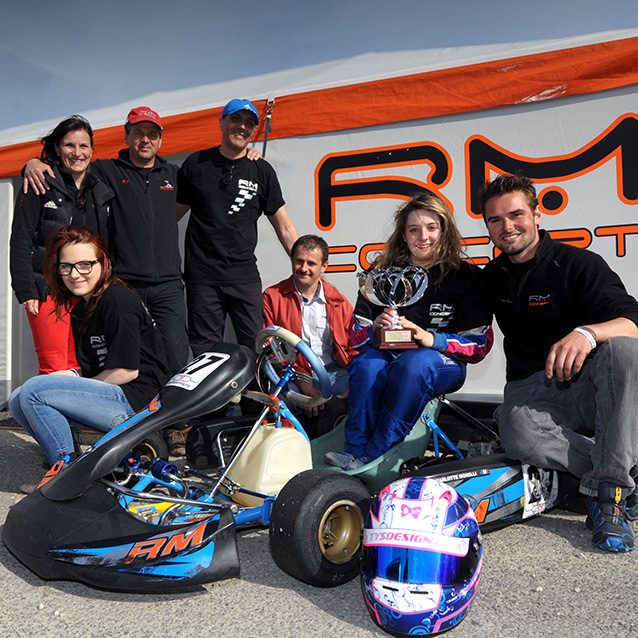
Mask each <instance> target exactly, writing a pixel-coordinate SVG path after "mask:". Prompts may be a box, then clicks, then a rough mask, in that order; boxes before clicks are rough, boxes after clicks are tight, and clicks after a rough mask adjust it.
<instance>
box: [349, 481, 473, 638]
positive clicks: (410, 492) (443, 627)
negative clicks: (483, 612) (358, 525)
mask: <svg viewBox="0 0 638 638" xmlns="http://www.w3.org/2000/svg"><path fill="white" fill-rule="evenodd" d="M482 558H483V549H482V539H481V532H480V531H479V526H478V523H477V522H476V517H475V516H474V511H473V510H472V508H471V507H470V505H469V504H468V502H467V501H466V500H465V499H464V498H463V497H462V496H460V495H459V494H458V493H457V492H456V490H454V489H453V488H452V487H449V486H448V485H446V484H445V483H442V482H441V481H439V480H437V479H432V478H425V477H413V478H404V479H400V480H398V481H395V482H394V483H391V484H390V485H388V486H387V487H385V488H384V489H383V490H382V491H381V492H380V494H379V495H378V496H377V497H376V498H375V499H374V500H373V502H372V506H371V508H370V514H369V516H368V520H367V521H366V524H365V527H364V530H363V551H362V561H361V588H362V590H363V597H364V598H365V601H366V603H367V606H368V611H369V612H370V616H371V617H372V620H373V621H374V622H375V623H376V624H377V625H379V627H381V629H383V630H384V631H387V632H388V633H390V634H393V635H395V636H412V635H415V634H416V635H419V634H420V635H426V634H438V633H440V632H443V631H447V630H448V629H451V628H452V627H454V626H455V625H457V624H458V623H460V622H461V620H463V618H464V617H465V615H466V614H467V612H468V611H469V609H470V605H471V603H472V600H473V599H474V595H475V594H476V589H477V587H478V583H479V577H480V575H481V562H482Z"/></svg>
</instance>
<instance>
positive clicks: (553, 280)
mask: <svg viewBox="0 0 638 638" xmlns="http://www.w3.org/2000/svg"><path fill="white" fill-rule="evenodd" d="M540 237H541V240H540V244H539V246H538V249H537V251H536V254H535V256H534V257H533V258H532V259H531V260H529V261H528V262H524V263H523V264H513V263H512V262H510V260H509V259H508V257H507V256H506V255H505V254H501V255H499V256H498V257H497V258H496V259H494V260H492V261H491V262H490V263H489V264H488V265H487V266H486V267H485V274H486V276H487V283H488V290H489V295H490V300H491V303H492V308H493V311H494V314H495V315H496V320H497V321H498V325H499V327H500V329H501V331H502V332H503V335H504V338H505V339H504V349H505V356H506V358H507V380H508V381H513V380H516V379H524V378H526V377H528V376H529V375H531V374H533V373H534V372H538V371H539V370H544V369H545V360H546V359H547V355H548V354H549V350H550V348H551V347H552V345H553V344H554V343H556V342H557V341H559V340H560V339H562V338H563V337H564V336H565V335H566V334H567V333H569V332H571V331H572V330H573V329H574V328H575V327H576V326H580V325H583V324H594V323H602V322H604V321H610V320H611V319H616V318H618V317H625V318H627V319H630V320H631V321H633V322H634V323H636V324H637V325H638V302H636V300H635V299H634V298H633V297H632V296H631V295H630V294H629V293H628V292H627V290H626V289H625V286H624V285H623V283H622V281H621V280H620V277H618V275H617V274H616V273H615V272H614V271H613V270H611V268H610V267H609V265H608V264H607V262H606V261H605V260H604V259H603V258H602V257H601V256H600V255H597V254H596V253H594V252H591V251H589V250H583V249H582V248H575V247H574V246H570V245H568V244H561V243H559V242H556V241H554V240H552V238H551V237H550V236H549V234H548V233H547V232H546V231H543V230H541V231H540Z"/></svg>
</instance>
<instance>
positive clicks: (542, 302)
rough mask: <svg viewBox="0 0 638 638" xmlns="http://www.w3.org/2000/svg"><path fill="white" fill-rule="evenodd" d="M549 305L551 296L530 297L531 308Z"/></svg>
mask: <svg viewBox="0 0 638 638" xmlns="http://www.w3.org/2000/svg"><path fill="white" fill-rule="evenodd" d="M548 305H549V295H530V296H529V306H530V308H531V307H532V306H548Z"/></svg>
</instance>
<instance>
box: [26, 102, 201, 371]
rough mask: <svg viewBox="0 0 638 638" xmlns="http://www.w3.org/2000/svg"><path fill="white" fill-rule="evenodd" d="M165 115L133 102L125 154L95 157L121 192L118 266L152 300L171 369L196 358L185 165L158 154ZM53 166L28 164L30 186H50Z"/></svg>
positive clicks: (115, 223) (114, 242) (115, 212)
mask: <svg viewBox="0 0 638 638" xmlns="http://www.w3.org/2000/svg"><path fill="white" fill-rule="evenodd" d="M162 131H163V129H162V120H161V119H160V116H159V115H158V114H157V113H156V112H155V111H153V109H151V108H149V107H148V106H138V107H137V108H134V109H132V110H131V111H130V112H129V114H128V117H127V118H126V122H125V124H124V141H125V142H126V145H127V147H128V148H124V149H122V150H121V151H120V152H119V154H118V157H117V159H108V160H96V161H94V162H93V163H92V164H91V168H92V170H94V171H95V173H96V174H97V176H98V177H99V178H100V179H101V180H102V181H103V182H105V183H106V184H108V185H109V186H110V187H111V189H113V191H114V192H115V200H114V201H113V207H112V211H111V231H110V232H111V235H110V236H111V241H110V245H109V250H110V252H111V256H112V257H113V262H114V270H115V273H116V274H117V276H118V277H121V278H122V279H123V280H124V281H126V282H127V283H128V284H129V285H130V286H131V287H132V288H134V289H135V290H136V291H137V293H138V294H139V295H140V297H141V298H142V300H143V301H144V303H145V305H146V307H147V308H148V310H149V312H150V313H151V316H152V317H153V320H154V321H155V323H156V324H157V326H158V327H159V329H160V332H161V334H162V339H163V342H164V348H165V350H166V356H167V361H168V365H169V370H170V372H171V374H174V373H175V372H177V371H178V370H179V369H180V368H182V367H183V366H184V365H186V363H187V362H188V357H189V352H188V337H187V335H186V307H185V303H184V286H183V283H182V273H181V257H180V254H179V244H178V239H179V234H178V229H177V218H176V202H177V197H176V195H177V166H176V165H175V164H170V163H169V162H167V161H166V160H165V159H163V158H162V157H160V156H159V155H158V152H159V149H160V148H161V146H162ZM47 172H48V173H49V174H52V171H51V169H50V168H49V166H48V165H46V164H43V163H42V162H40V161H39V160H36V159H32V160H30V161H29V162H28V164H27V168H26V170H25V174H24V176H25V183H24V190H25V192H26V190H27V188H28V187H29V186H31V187H32V188H33V189H34V190H35V192H37V193H43V192H44V191H45V189H48V185H47V184H46V182H45V181H44V174H45V173H47Z"/></svg>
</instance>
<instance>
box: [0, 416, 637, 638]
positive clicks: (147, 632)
mask: <svg viewBox="0 0 638 638" xmlns="http://www.w3.org/2000/svg"><path fill="white" fill-rule="evenodd" d="M0 418H1V416H0ZM4 423H10V422H8V421H4ZM0 450H1V454H0V521H1V522H2V524H4V521H5V518H6V515H7V512H8V511H9V508H10V507H11V505H12V504H13V502H14V501H15V499H16V498H17V496H18V494H19V486H20V484H21V483H24V482H26V481H32V480H35V479H38V478H40V477H41V476H42V474H43V472H44V470H43V469H42V468H41V464H40V454H39V451H38V450H39V448H38V446H37V445H36V444H35V443H34V442H33V441H32V440H31V439H30V438H29V437H28V436H27V435H26V434H25V433H24V432H23V431H22V430H19V429H15V428H10V427H6V426H4V427H0ZM632 527H633V530H634V533H635V534H636V535H638V524H636V523H632ZM238 547H239V554H240V560H241V577H240V578H239V579H231V580H227V581H222V582H218V583H212V584H210V585H206V586H204V587H199V588H197V589H195V590H193V591H191V592H189V593H180V594H175V595H135V594H120V593H113V592H104V591H100V590H97V589H92V588H90V587H87V586H85V585H81V584H79V583H74V582H63V581H42V580H40V579H39V578H38V577H37V576H35V574H33V573H32V572H30V571H29V570H28V569H27V568H26V567H24V566H23V565H22V564H21V563H19V562H18V561H17V560H16V559H15V558H14V557H13V556H12V555H11V554H10V553H9V552H8V551H7V549H6V548H5V547H4V545H0V628H1V630H2V635H3V638H8V637H13V636H20V637H23V636H38V637H39V638H47V637H51V638H60V637H61V636H82V637H83V638H92V637H96V638H105V637H110V636H118V637H121V636H146V637H148V638H153V637H155V636H157V637H159V636H162V637H167V636H178V635H179V636H198V637H199V636H210V637H218V636H219V637H227V636H233V637H235V636H250V637H256V638H259V637H262V636H263V637H269V638H270V637H272V638H279V637H282V638H288V637H291V636H295V637H296V638H297V637H299V638H303V637H310V636H344V637H346V636H347V637H348V638H359V637H366V636H387V635H388V634H386V633H384V632H382V631H381V630H380V629H378V628H377V627H376V626H375V625H374V624H373V623H372V621H371V620H370V617H369V616H368V612H367V610H366V606H365V603H364V601H363V597H362V596H361V591H360V588H359V582H358V579H356V580H354V581H352V582H350V583H348V584H346V585H343V586H341V587H337V588H335V589H316V588H313V587H310V586H308V585H305V584H303V583H300V582H298V581H296V580H294V579H293V578H291V577H289V576H288V575H286V574H284V573H283V572H282V571H280V570H279V569H278V568H277V567H276V566H275V564H274V563H273V561H272V559H271V557H270V551H269V547H268V531H267V530H263V529H252V530H246V531H243V532H239V533H238ZM483 549H484V561H483V572H482V576H481V582H480V585H479V590H478V593H477V595H476V598H475V599H474V603H473V606H472V608H471V610H470V612H469V614H468V616H467V617H466V618H465V620H464V621H463V622H462V623H461V624H460V625H458V626H457V627H456V628H455V629H453V630H451V631H450V632H448V633H447V634H446V636H450V638H466V637H468V638H469V637H472V638H474V637H475V636H485V637H491V636H499V637H501V636H503V637H518V636H521V637H526V638H533V637H536V636H538V637H542V638H547V637H553V636H560V637H561V638H570V637H572V636H573V637H574V638H582V637H584V636H587V637H591V638H595V637H598V636H600V637H608V636H615V637H625V636H638V552H632V553H629V554H623V555H614V554H609V553H606V552H602V551H599V550H597V549H594V548H593V547H592V545H591V539H590V532H589V531H588V530H587V529H586V528H585V525H584V517H583V516H581V515H577V514H573V513H571V512H565V511H562V510H555V511H552V512H549V513H546V514H544V515H542V516H540V517H537V518H535V519H532V520H529V521H527V522H526V523H523V524H519V525H512V526H510V527H507V528H505V529H502V530H499V531H496V532H492V533H490V534H486V535H485V536H484V544H483Z"/></svg>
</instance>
